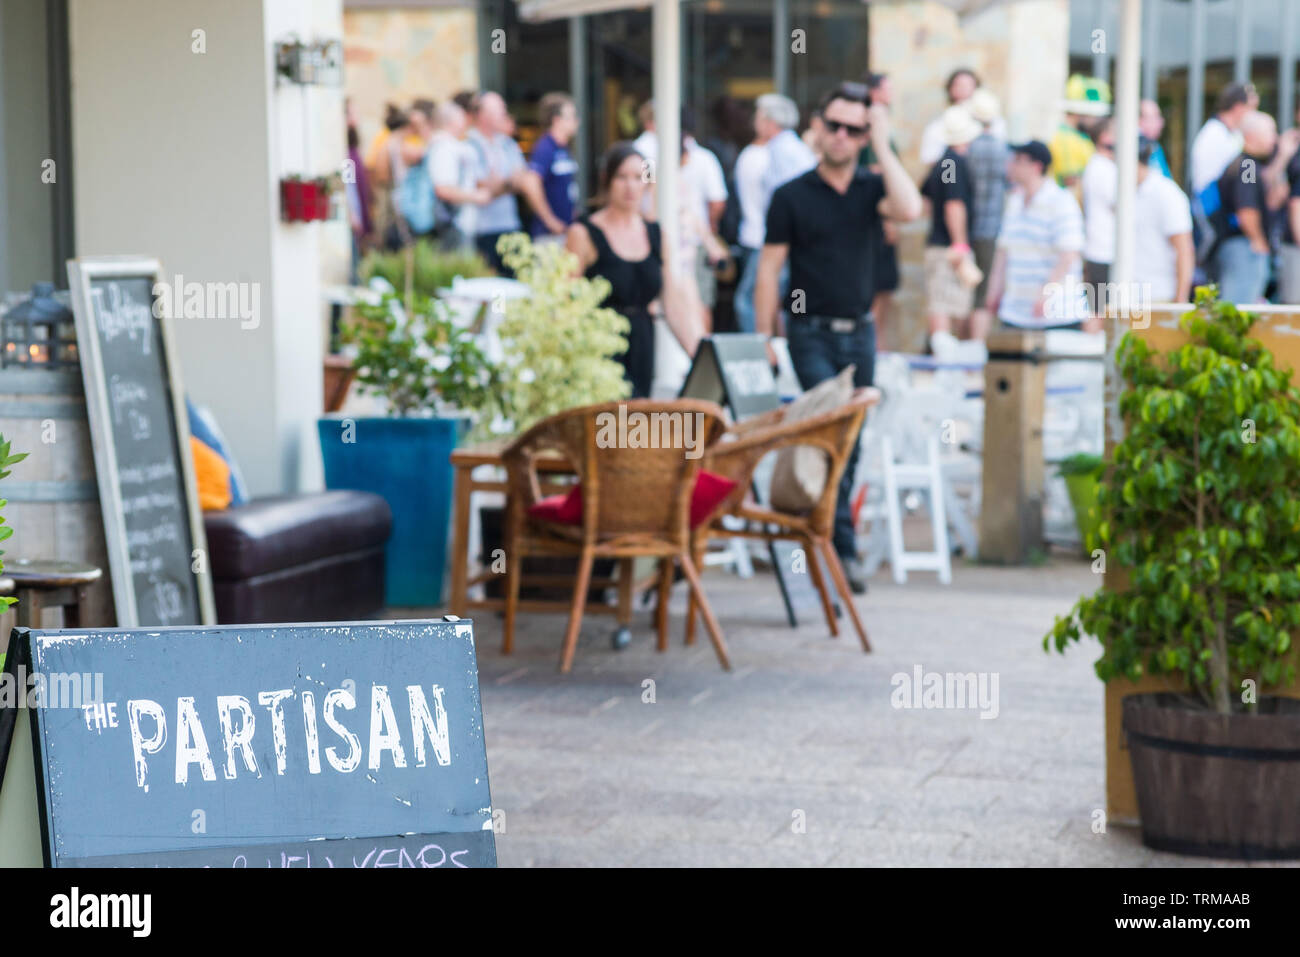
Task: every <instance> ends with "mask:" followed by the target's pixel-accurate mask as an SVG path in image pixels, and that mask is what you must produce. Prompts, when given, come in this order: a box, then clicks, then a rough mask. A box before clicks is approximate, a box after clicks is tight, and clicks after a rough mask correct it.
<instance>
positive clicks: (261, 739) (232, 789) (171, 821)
mask: <svg viewBox="0 0 1300 957" xmlns="http://www.w3.org/2000/svg"><path fill="white" fill-rule="evenodd" d="M14 638H15V644H17V645H18V646H19V647H20V648H21V649H22V650H21V654H22V656H23V658H24V660H25V661H29V662H30V665H29V666H28V667H29V668H30V672H31V674H41V675H45V676H57V675H63V676H74V675H75V676H84V679H85V681H84V682H83V684H82V687H81V689H80V690H81V697H80V699H79V700H75V701H73V700H69V698H70V695H69V692H68V690H67V688H66V687H65V689H64V695H65V697H64V699H61V700H60V701H55V700H53V695H54V693H55V692H54V690H53V688H52V685H53V679H51V680H48V681H47V682H46V684H47V692H46V693H47V699H46V701H45V702H44V706H43V707H40V708H39V709H36V710H32V711H29V712H28V713H29V715H30V716H31V719H32V720H31V724H32V729H33V730H32V734H31V740H32V743H33V749H34V754H35V767H36V778H37V792H38V795H39V799H40V813H41V822H42V828H43V832H44V841H45V860H46V863H47V864H49V865H52V866H56V867H93V866H110V867H115V866H129V867H208V866H211V867H485V866H486V867H491V866H495V864H496V845H495V842H494V839H493V831H492V823H493V818H492V800H491V795H490V791H489V788H488V768H487V753H486V751H485V749H484V742H483V716H482V710H481V707H480V704H479V689H478V667H477V662H476V660H475V656H474V635H473V626H472V623H471V622H469V621H430V620H422V621H400V622H398V621H387V622H366V623H354V624H328V625H323V624H302V625H269V626H264V625H259V626H243V625H227V626H220V627H216V626H213V627H192V628H159V629H150V630H144V629H128V630H107V629H105V630H92V631H88V632H69V631H61V632H59V631H27V630H19V631H17V632H15V636H14ZM101 675H102V679H101V678H100V677H99V676H101ZM86 684H89V685H90V686H91V693H90V694H87V689H86ZM65 685H66V682H65ZM54 705H60V706H58V707H55V706H54ZM9 777H11V775H6V778H9ZM12 783H13V782H11V781H9V780H6V781H5V785H6V788H8V786H10V785H11V784H12Z"/></svg>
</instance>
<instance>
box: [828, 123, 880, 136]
mask: <svg viewBox="0 0 1300 957" xmlns="http://www.w3.org/2000/svg"><path fill="white" fill-rule="evenodd" d="M822 122H823V123H824V124H825V125H826V132H827V133H829V134H831V136H834V135H835V134H836V133H838V132H839V131H840V130H843V131H844V132H845V133H848V134H849V136H866V135H867V130H869V129H870V128H871V127H869V126H856V125H854V124H853V123H841V122H840V121H839V120H823V121H822Z"/></svg>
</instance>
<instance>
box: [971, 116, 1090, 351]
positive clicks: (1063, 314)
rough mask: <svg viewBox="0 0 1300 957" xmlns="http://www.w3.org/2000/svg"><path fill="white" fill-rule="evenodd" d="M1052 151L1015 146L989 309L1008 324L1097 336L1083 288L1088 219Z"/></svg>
mask: <svg viewBox="0 0 1300 957" xmlns="http://www.w3.org/2000/svg"><path fill="white" fill-rule="evenodd" d="M1051 165H1052V151H1051V150H1049V149H1048V148H1047V144H1046V143H1042V142H1039V141H1038V140H1030V141H1029V142H1028V143H1021V144H1019V145H1017V146H1012V147H1011V161H1010V162H1009V163H1008V164H1007V178H1008V179H1009V180H1010V181H1011V183H1012V185H1013V186H1015V187H1016V189H1015V191H1014V192H1012V194H1011V197H1010V198H1009V199H1008V200H1007V209H1006V212H1005V213H1004V214H1003V217H1002V231H1001V232H1000V233H999V234H998V246H997V253H996V255H995V256H994V257H993V275H992V277H991V278H990V279H989V291H988V299H987V302H986V305H987V308H988V310H989V311H990V312H991V313H993V314H994V315H995V316H997V317H998V320H999V321H1000V322H1001V323H1003V324H1004V325H1007V326H1017V327H1021V328H1028V329H1045V328H1049V327H1056V326H1074V327H1082V328H1083V329H1084V331H1085V332H1095V331H1097V330H1098V329H1100V328H1101V322H1100V320H1099V319H1097V318H1096V317H1092V316H1090V314H1089V312H1088V307H1087V299H1086V296H1085V295H1084V288H1083V271H1082V268H1081V265H1080V264H1081V258H1080V253H1081V252H1082V251H1083V214H1082V213H1080V212H1079V204H1078V203H1076V202H1075V200H1074V196H1073V195H1072V194H1071V193H1070V192H1069V191H1068V190H1066V189H1064V188H1062V187H1060V186H1058V185H1057V184H1056V180H1055V179H1054V178H1053V177H1051V176H1049V175H1048V173H1047V171H1048V170H1049V169H1050V168H1051Z"/></svg>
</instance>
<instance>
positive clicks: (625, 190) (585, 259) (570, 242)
mask: <svg viewBox="0 0 1300 957" xmlns="http://www.w3.org/2000/svg"><path fill="white" fill-rule="evenodd" d="M645 169H646V160H645V157H643V156H642V155H641V154H640V153H638V152H637V151H636V149H635V148H634V147H633V146H632V144H631V143H615V144H614V145H613V146H611V147H610V148H609V150H608V152H606V153H605V157H604V159H603V160H602V161H601V168H600V198H599V203H598V205H599V208H598V209H597V210H596V211H595V212H593V213H590V214H588V215H586V216H583V217H582V218H581V219H579V220H578V221H577V222H576V223H574V224H573V225H571V226H570V227H569V229H568V234H567V236H566V238H565V247H566V248H567V249H568V250H569V252H571V253H573V254H574V255H575V256H577V257H578V266H579V269H580V270H581V271H582V273H583V274H584V275H586V276H587V277H589V278H590V277H595V276H603V277H604V278H605V279H607V280H609V284H610V286H611V289H610V292H609V296H608V297H607V298H606V299H605V302H604V305H605V306H607V307H608V308H610V309H614V310H617V311H618V312H620V313H622V314H623V315H624V316H625V317H627V320H628V323H629V328H628V333H627V351H626V352H624V353H623V354H622V355H620V356H618V357H617V358H618V361H619V362H621V363H622V364H623V368H624V370H625V371H624V374H625V375H626V376H627V380H628V382H630V383H631V385H632V397H633V398H645V397H648V396H649V395H650V386H651V384H652V382H653V380H654V370H655V330H654V317H655V314H656V313H658V312H661V311H664V310H662V309H656V308H655V306H656V304H659V305H660V306H661V307H662V306H663V305H664V304H666V303H674V306H673V307H670V308H668V309H667V310H666V318H667V320H668V323H669V327H670V328H672V330H673V334H674V335H676V336H677V339H678V341H680V342H681V344H682V346H683V348H685V349H686V352H687V353H688V354H689V355H694V354H695V348H696V346H697V345H698V344H699V341H700V335H701V330H700V329H699V318H698V316H695V315H694V314H693V313H691V312H690V311H689V310H683V309H680V308H676V307H675V301H674V296H675V289H674V283H673V282H672V275H673V274H672V268H671V263H672V257H673V252H672V250H669V249H667V248H666V247H665V246H664V245H663V242H662V239H661V236H660V232H659V224H658V223H652V222H649V221H647V220H646V219H645V217H643V216H642V215H641V198H642V196H643V195H644V193H645V188H646V179H645Z"/></svg>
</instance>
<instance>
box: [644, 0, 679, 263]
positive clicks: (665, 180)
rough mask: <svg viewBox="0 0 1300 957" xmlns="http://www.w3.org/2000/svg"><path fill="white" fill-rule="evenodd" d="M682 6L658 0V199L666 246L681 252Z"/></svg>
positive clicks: (673, 0)
mask: <svg viewBox="0 0 1300 957" xmlns="http://www.w3.org/2000/svg"><path fill="white" fill-rule="evenodd" d="M680 38H681V8H680V7H679V6H678V0H654V41H653V42H654V46H653V49H652V50H651V59H652V61H653V72H654V103H655V131H656V135H657V137H658V139H659V158H658V161H657V163H656V164H655V182H656V186H655V199H656V208H657V212H658V214H659V229H660V231H661V232H662V234H663V245H664V249H666V250H668V251H669V255H674V254H675V253H676V252H677V232H678V229H677V171H678V169H679V167H680V163H681V154H682V135H681V133H682V130H681V108H682V85H681V83H682V80H681V39H680Z"/></svg>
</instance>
